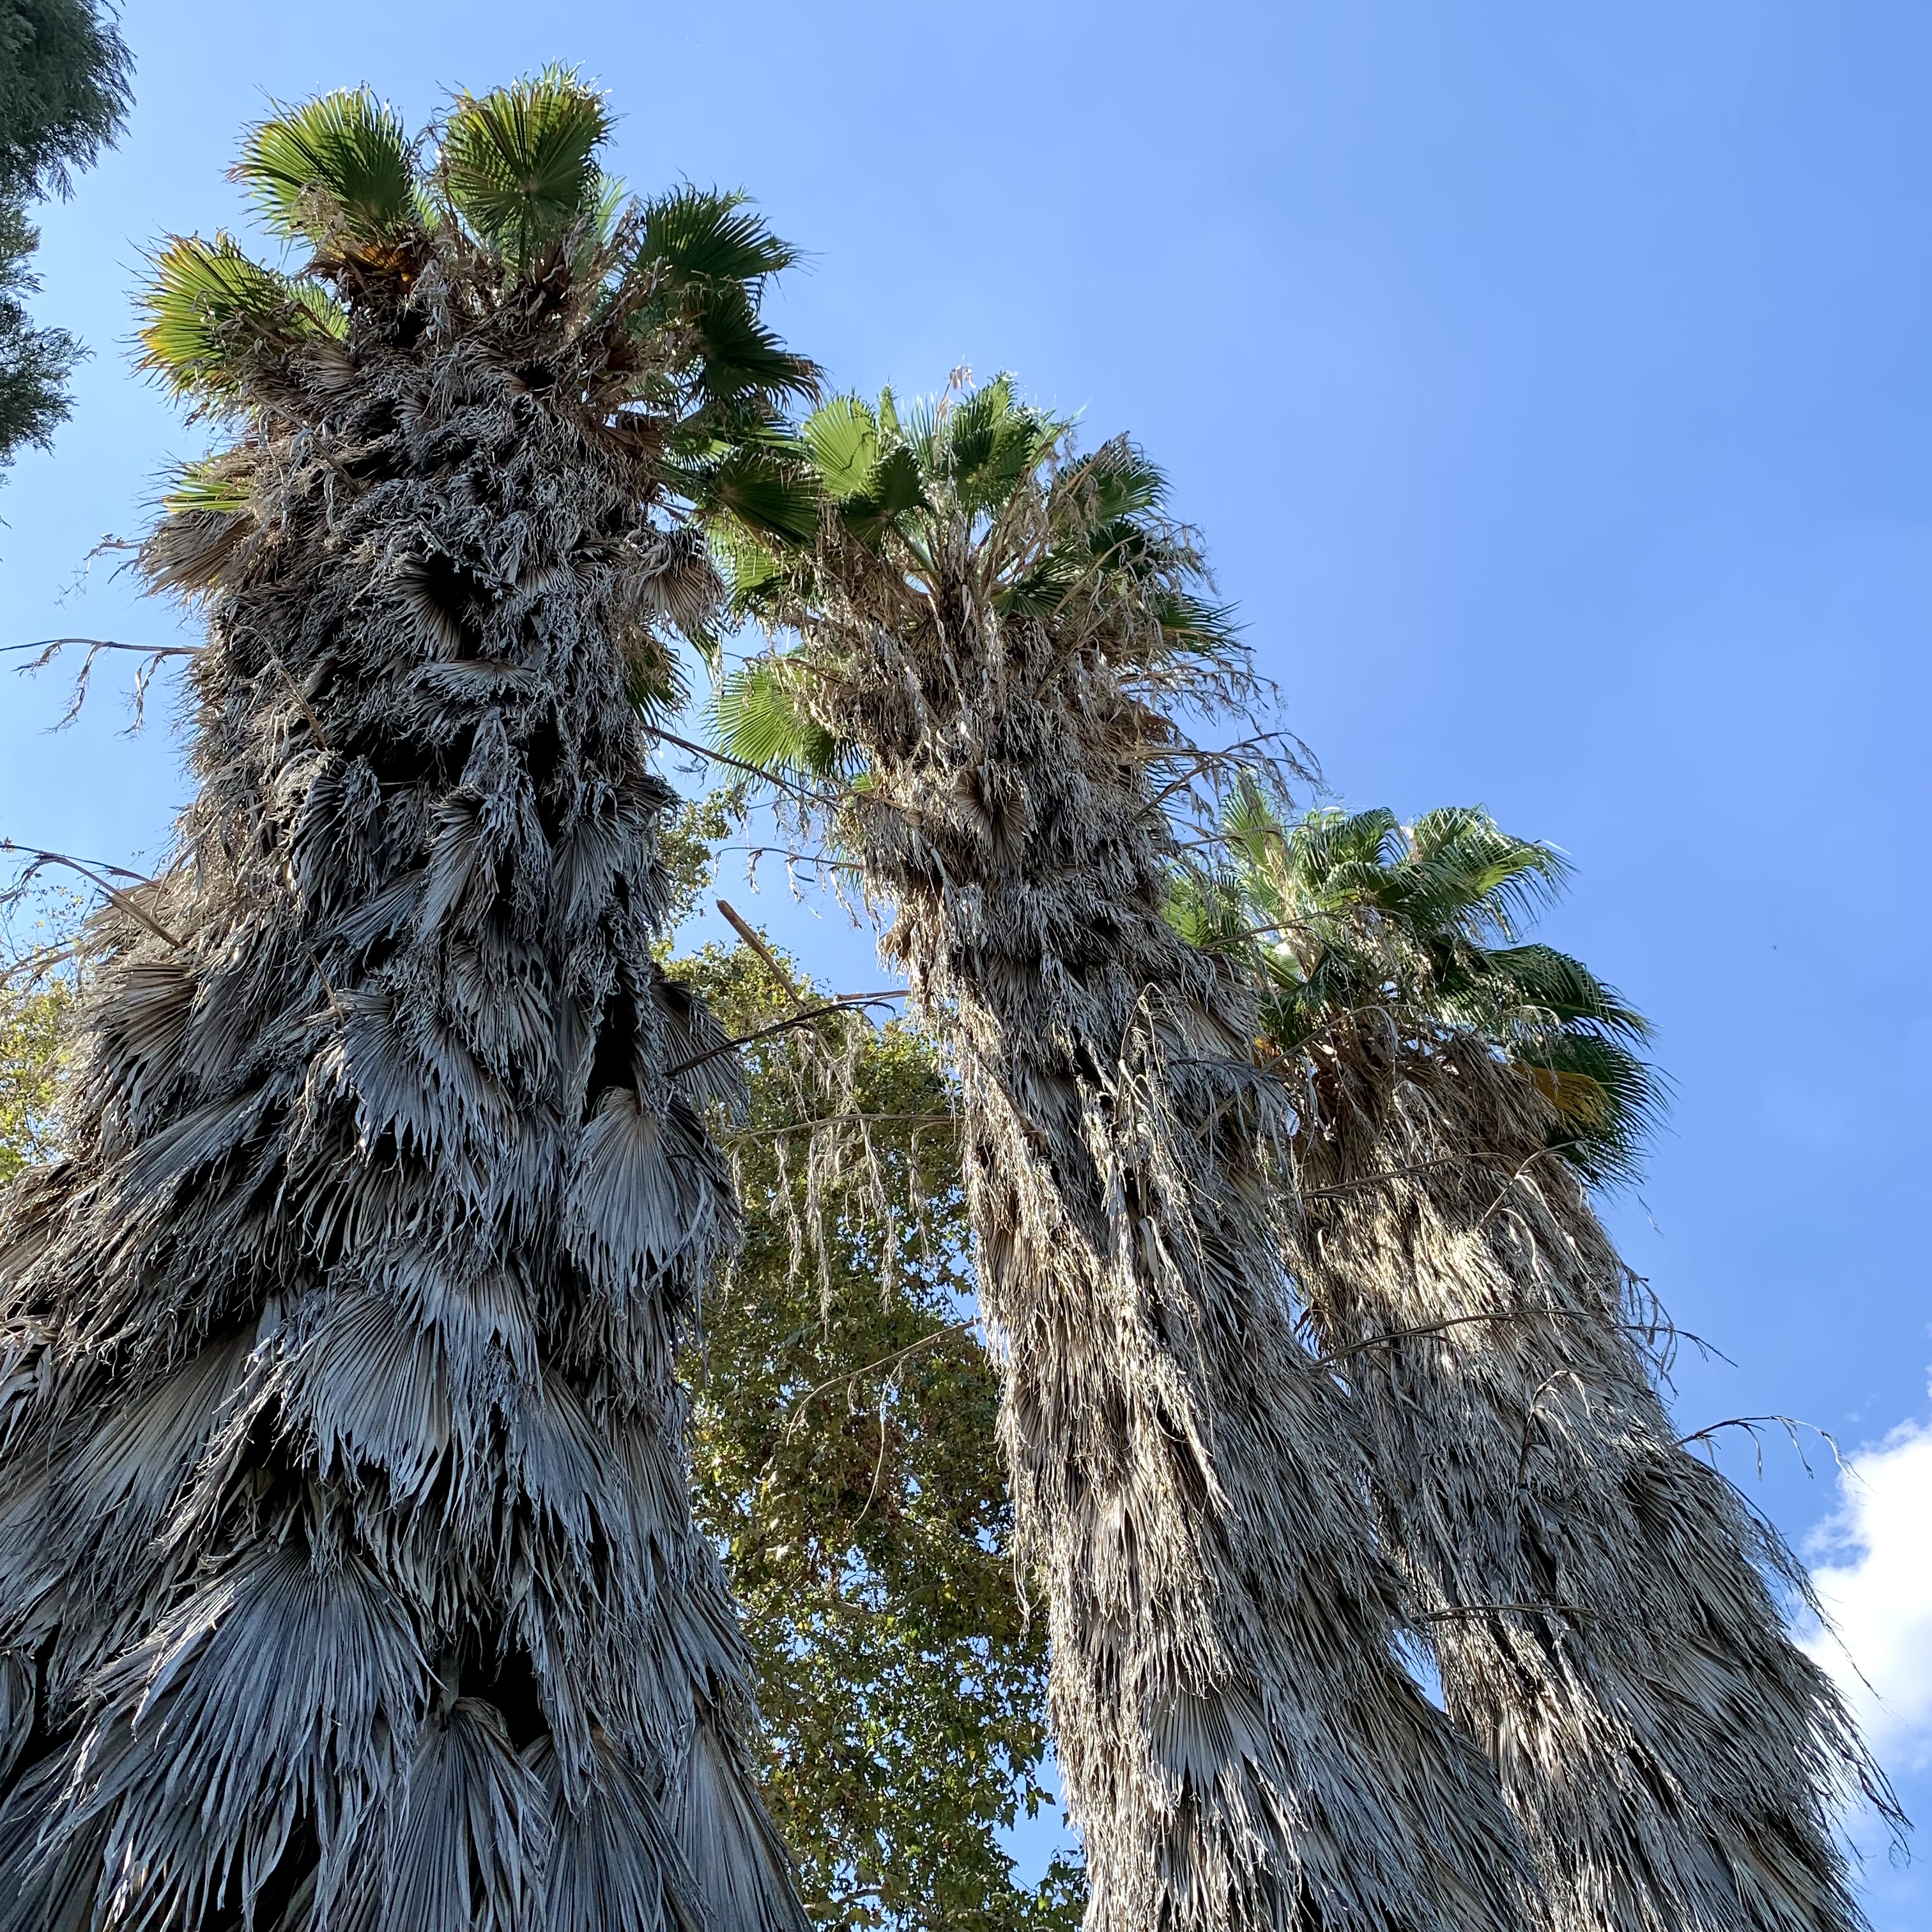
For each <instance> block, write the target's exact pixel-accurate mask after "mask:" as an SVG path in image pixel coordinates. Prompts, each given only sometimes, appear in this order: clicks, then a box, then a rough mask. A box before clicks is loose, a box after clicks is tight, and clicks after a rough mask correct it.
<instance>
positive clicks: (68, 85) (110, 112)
mask: <svg viewBox="0 0 1932 1932" xmlns="http://www.w3.org/2000/svg"><path fill="white" fill-rule="evenodd" d="M131 71H132V62H131V60H130V57H129V55H128V52H127V46H126V44H125V43H124V41H123V40H121V36H120V33H119V31H118V28H117V26H116V24H115V20H114V18H113V15H112V14H111V13H109V12H108V11H107V9H106V8H105V7H101V6H99V5H95V0H0V466H5V464H6V463H7V461H8V460H10V458H11V457H12V455H13V452H14V451H15V450H16V449H19V448H20V446H22V445H23V444H24V443H34V444H37V445H39V446H42V447H43V448H44V447H45V446H46V443H47V442H48V440H49V438H50V437H52V434H53V432H54V431H55V428H57V427H58V425H60V424H61V423H62V422H64V421H65V419H66V417H67V414H68V407H69V404H68V396H67V393H66V389H65V383H66V380H67V377H68V374H69V372H70V371H71V370H72V368H73V367H74V364H75V362H77V361H78V360H79V359H80V355H81V353H82V351H81V347H80V344H79V343H78V342H77V341H76V340H75V339H74V337H73V336H72V335H70V334H69V333H68V332H67V331H66V330H65V329H42V328H36V327H35V326H34V323H33V320H32V318H31V317H30V315H29V314H28V311H27V307H26V297H27V296H30V295H31V294H33V293H34V292H35V291H36V290H37V289H38V288H39V287H40V281H39V278H38V277H37V276H36V275H34V273H33V272H32V271H31V269H29V267H28V261H29V259H30V258H31V256H32V254H33V252H34V249H35V248H36V247H37V245H38V244H39V240H40V237H39V235H38V233H37V230H36V229H34V226H33V224H32V223H31V221H30V220H28V217H27V212H26V208H27V203H28V202H29V201H31V200H32V199H34V197H35V196H39V195H45V194H61V195H65V194H66V193H68V191H69V190H70V189H71V187H72V186H73V182H74V175H76V174H77V173H78V172H80V170H81V169H84V168H86V167H87V166H90V165H91V164H92V162H93V161H94V160H95V157H96V156H97V155H98V154H99V153H100V151H101V149H102V148H104V147H106V146H109V145H111V144H112V143H113V140H114V139H115V136H117V135H118V133H119V132H120V131H121V123H122V121H123V118H124V116H125V115H126V113H127V107H128V103H129V100H130V93H129V83H130V77H131Z"/></svg>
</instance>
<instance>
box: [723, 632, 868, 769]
mask: <svg viewBox="0 0 1932 1932" xmlns="http://www.w3.org/2000/svg"><path fill="white" fill-rule="evenodd" d="M712 722H713V725H714V727H715V730H716V733H717V736H718V746H719V748H720V749H721V750H723V751H728V752H729V753H730V755H731V756H732V757H734V758H736V759H739V760H741V761H742V762H743V763H746V764H751V765H757V766H760V767H762V768H763V769H766V770H767V771H796V772H810V773H811V774H812V775H814V776H823V775H824V774H825V773H826V772H829V771H830V770H831V769H832V768H833V766H834V765H835V763H837V758H838V746H837V745H836V743H835V741H834V740H833V738H832V734H831V733H830V732H829V731H828V730H826V729H825V727H823V725H821V724H817V723H815V722H814V721H813V720H812V718H811V716H810V715H808V713H807V712H805V709H803V707H802V705H801V703H800V702H799V680H798V677H797V675H796V667H795V666H793V665H790V664H787V662H786V661H785V660H784V658H754V660H753V661H751V663H749V664H745V665H743V666H742V667H739V669H738V670H733V671H729V672H727V673H726V674H725V675H724V676H723V677H721V679H719V680H718V686H717V691H716V694H715V696H714V697H713V699H712Z"/></svg>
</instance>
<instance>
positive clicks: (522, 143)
mask: <svg viewBox="0 0 1932 1932" xmlns="http://www.w3.org/2000/svg"><path fill="white" fill-rule="evenodd" d="M609 137H610V112H609V110H608V109H607V107H605V105H604V97H603V96H602V95H601V94H599V93H598V92H596V91H595V89H592V88H591V87H589V86H586V84H585V83H583V81H581V80H579V79H578V78H577V74H576V73H575V71H574V70H573V69H570V68H561V67H550V68H545V69H544V71H543V72H542V73H541V74H537V75H535V76H533V77H527V78H526V79H524V80H519V81H515V82H513V83H511V85H510V86H508V87H502V88H498V89H496V90H495V91H494V92H492V93H489V94H486V95H481V96H480V97H479V96H477V95H469V94H464V95H459V96H458V100H457V105H456V107H455V111H454V112H453V113H452V114H451V115H450V116H449V121H448V122H447V124H446V125H445V127H444V128H443V141H442V154H441V165H442V173H443V184H444V187H445V188H446V190H447V192H448V193H449V198H450V199H451V201H452V202H454V203H455V206H456V208H457V209H458V211H459V212H460V214H462V216H463V219H464V220H466V221H467V222H468V223H469V226H471V228H472V229H473V230H474V231H475V233H476V234H477V235H478V237H479V238H480V239H481V240H483V241H484V242H486V243H487V245H489V246H490V248H493V249H494V250H495V251H496V252H497V253H498V254H499V255H501V256H502V258H503V260H504V261H505V263H508V265H509V266H511V268H512V269H514V270H515V271H517V272H523V271H526V270H527V269H529V267H530V266H531V265H532V263H534V262H535V260H536V258H537V257H538V255H539V254H541V252H542V251H543V250H544V248H546V247H547V246H548V245H550V244H551V243H552V242H556V240H558V239H559V238H560V237H561V236H563V235H564V234H565V232H566V231H567V230H568V229H571V227H573V226H574V225H576V224H577V223H580V222H584V221H589V220H594V219H595V217H596V215H597V214H598V211H599V209H600V208H601V205H602V204H603V199H604V186H605V184H604V175H603V174H602V172H601V169H599V168H598V165H597V160H596V156H597V153H598V149H599V148H601V147H602V146H603V145H604V142H605V141H606V140H607V139H609Z"/></svg>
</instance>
